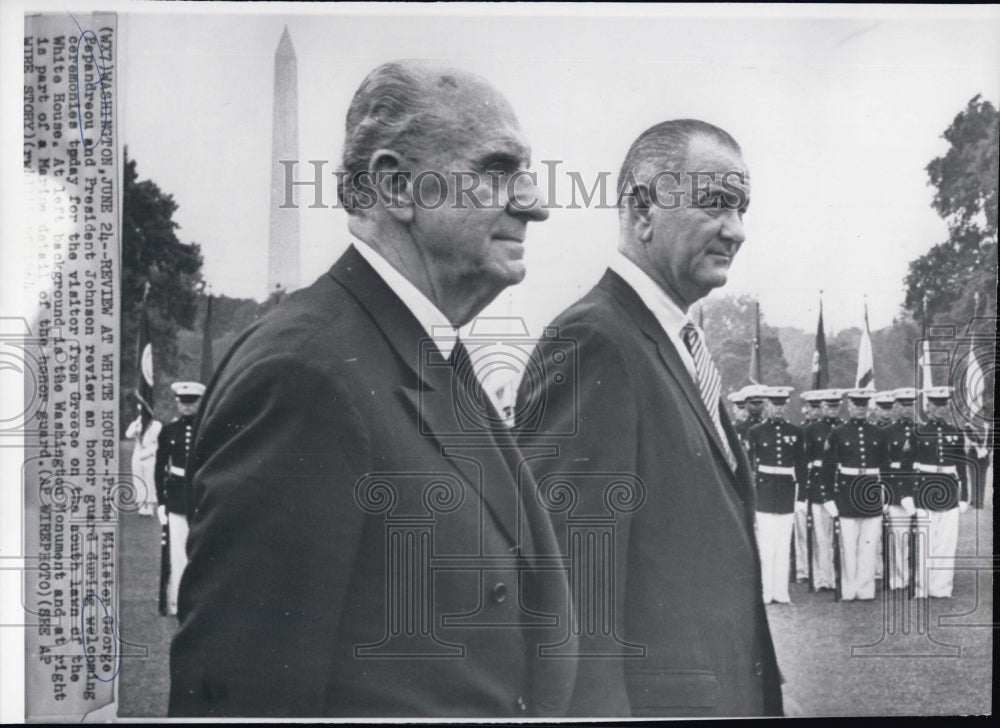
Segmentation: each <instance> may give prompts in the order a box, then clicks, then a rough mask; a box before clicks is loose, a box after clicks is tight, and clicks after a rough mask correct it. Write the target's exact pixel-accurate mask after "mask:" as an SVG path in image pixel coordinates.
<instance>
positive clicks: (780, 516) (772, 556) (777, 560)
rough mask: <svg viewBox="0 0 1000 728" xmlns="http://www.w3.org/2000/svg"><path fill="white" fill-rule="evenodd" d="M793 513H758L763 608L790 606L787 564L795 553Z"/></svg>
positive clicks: (758, 547)
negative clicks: (787, 603) (774, 602)
mask: <svg viewBox="0 0 1000 728" xmlns="http://www.w3.org/2000/svg"><path fill="white" fill-rule="evenodd" d="M794 518H795V514H794V513H761V512H760V511H758V512H757V549H758V550H759V551H760V576H761V581H762V582H763V583H764V604H767V603H768V602H770V601H776V602H788V601H791V600H790V599H789V597H788V560H789V559H790V558H791V555H792V554H791V551H792V523H793V521H794Z"/></svg>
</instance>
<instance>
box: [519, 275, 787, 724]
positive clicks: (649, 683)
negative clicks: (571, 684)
mask: <svg viewBox="0 0 1000 728" xmlns="http://www.w3.org/2000/svg"><path fill="white" fill-rule="evenodd" d="M548 331H549V332H550V333H551V334H552V335H551V336H549V337H547V338H543V339H542V340H541V341H540V342H539V345H538V347H537V348H536V350H535V352H534V353H533V355H532V365H531V366H530V367H529V368H528V374H527V375H526V376H525V378H524V380H523V381H522V385H521V388H520V391H519V397H518V400H519V401H518V406H517V412H518V415H519V417H520V419H519V427H518V430H519V443H521V444H522V447H523V448H524V449H525V453H526V454H527V453H528V452H529V451H530V449H531V448H532V447H533V446H538V447H541V445H542V444H543V443H548V444H550V445H552V446H553V447H557V448H558V454H557V455H556V456H554V457H542V456H539V457H537V458H534V459H532V460H531V461H530V462H531V467H532V469H533V472H534V474H535V478H536V480H537V481H538V487H539V492H540V493H542V494H545V493H548V492H549V489H550V488H553V489H554V488H555V487H556V486H560V487H561V488H562V493H561V495H560V497H559V498H557V499H555V500H557V501H558V502H557V503H555V507H554V508H553V510H555V511H556V514H555V516H554V522H555V524H556V533H557V536H561V537H562V538H563V539H564V540H563V541H562V546H563V548H564V549H565V550H566V551H567V552H569V553H570V556H571V559H572V557H573V556H574V554H575V555H577V556H579V554H580V544H579V541H580V539H579V538H578V537H577V536H575V535H573V534H579V533H580V532H581V529H585V528H587V527H588V523H592V522H596V521H594V519H593V513H594V512H598V511H602V507H603V517H604V519H605V521H606V520H607V518H608V515H609V514H613V516H614V529H613V533H612V535H611V537H610V538H611V540H613V544H614V554H613V562H612V563H613V565H614V569H615V571H614V575H613V578H606V579H604V580H603V582H602V581H600V580H599V579H598V580H597V581H595V580H594V579H590V580H588V579H587V578H581V577H584V575H583V574H580V573H576V574H574V576H573V579H574V584H576V585H577V587H578V588H577V589H576V590H575V591H574V595H575V598H574V605H575V606H577V607H578V609H580V610H581V615H580V616H579V617H578V622H579V631H580V645H581V648H587V645H591V648H590V649H591V651H592V652H593V653H600V654H599V656H595V657H591V658H589V659H582V660H581V662H580V666H579V672H578V675H577V687H576V690H575V692H574V696H573V704H572V706H571V714H573V715H616V716H628V715H634V716H676V715H685V716H701V715H761V714H774V715H777V714H780V713H781V712H782V708H781V691H780V675H779V672H778V667H777V663H776V660H775V655H774V649H773V645H772V642H771V635H770V631H769V628H768V623H767V616H766V613H765V609H764V604H763V599H762V589H761V577H760V563H759V557H758V554H757V549H756V542H755V538H754V489H753V486H752V482H751V476H750V470H749V466H748V463H747V460H746V456H745V455H744V453H743V449H742V448H741V447H740V446H739V444H738V441H737V436H736V433H735V431H734V429H733V427H732V424H731V422H730V420H729V418H728V416H727V414H726V412H725V410H724V409H723V408H722V407H721V404H720V417H721V418H722V424H723V427H724V429H725V433H726V436H727V438H728V440H729V444H730V447H731V449H732V451H733V453H735V454H736V456H737V461H738V464H737V468H736V471H735V472H733V471H732V470H731V469H730V467H729V465H728V464H727V462H726V459H725V456H724V453H723V449H722V444H721V442H720V440H719V435H718V434H717V431H716V429H715V427H714V426H713V424H712V421H711V418H710V416H709V413H708V411H707V410H706V408H705V406H704V404H703V403H702V400H701V396H700V395H699V393H698V389H697V385H696V384H695V382H694V381H692V379H691V377H690V375H689V374H688V372H687V370H686V368H685V366H684V364H683V362H682V360H681V358H680V356H679V354H678V352H677V350H676V349H675V348H674V346H673V345H672V343H671V342H670V339H669V338H668V336H667V334H666V333H665V332H664V330H663V328H662V327H661V326H660V325H659V323H658V322H657V321H656V319H655V317H654V316H653V314H652V312H651V311H650V310H649V309H647V308H646V306H645V305H644V304H643V303H642V301H641V299H640V298H639V296H638V295H637V294H636V293H635V292H634V291H633V289H632V288H631V287H630V286H629V285H628V284H627V283H625V281H624V280H623V279H622V278H621V277H619V276H618V275H617V274H616V273H614V272H612V271H608V272H607V273H605V275H604V277H603V279H602V280H601V281H600V282H599V283H598V285H597V286H596V287H595V288H593V289H592V290H591V291H590V292H589V293H588V294H587V295H586V296H584V297H583V298H582V299H581V300H580V301H578V302H577V303H575V304H574V305H572V306H571V307H570V308H569V309H567V310H566V311H565V312H563V313H562V314H561V315H560V316H559V317H558V318H557V319H556V320H555V321H554V322H553V325H552V327H551V328H550V329H549V330H548ZM567 353H568V354H570V355H575V364H574V365H572V366H569V365H566V364H565V363H563V362H565V361H568V359H567V356H566V354H567ZM623 484H631V490H632V491H634V492H635V493H634V494H633V495H631V496H630V499H629V498H624V497H623V493H624V491H625V490H626V489H625V488H624V486H623ZM569 491H573V492H572V493H571V494H570V493H569ZM567 503H568V504H569V505H568V506H567V505H566V504H567ZM560 508H562V510H561V511H560ZM588 518H590V519H591V520H589V521H588V520H587V519H588ZM567 534H570V535H569V536H567ZM608 561H610V558H609V559H606V560H605V561H604V562H603V563H605V564H606V563H607V562H608ZM571 568H572V567H571ZM580 584H583V586H582V587H581V586H580ZM587 584H597V590H598V592H597V593H596V594H594V593H590V594H587V593H586V589H587V587H586V585H587ZM608 590H610V593H613V597H614V598H613V600H611V599H609V598H608V597H609V594H608ZM581 591H583V593H582V594H581V593H580V592H581ZM577 596H578V597H579V600H577V599H576V597H577ZM608 602H611V603H613V605H614V611H615V613H614V615H613V616H612V618H611V620H610V621H611V622H612V623H613V625H614V632H615V634H614V640H608V639H607V635H606V634H605V635H604V637H603V638H602V637H601V634H600V633H601V632H602V630H603V631H604V632H607V628H605V627H604V626H603V625H604V621H605V620H608V605H607V603H608ZM595 611H596V612H597V613H599V615H600V618H599V619H596V620H595V619H594V618H593V616H594V612H595ZM595 631H596V632H597V633H598V634H597V636H596V637H595V636H594V635H593V634H592V633H594V632H595ZM612 642H613V643H614V644H615V645H617V648H616V649H617V653H618V655H617V656H610V657H609V656H608V655H609V651H610V650H609V643H612ZM582 651H585V649H584V650H582Z"/></svg>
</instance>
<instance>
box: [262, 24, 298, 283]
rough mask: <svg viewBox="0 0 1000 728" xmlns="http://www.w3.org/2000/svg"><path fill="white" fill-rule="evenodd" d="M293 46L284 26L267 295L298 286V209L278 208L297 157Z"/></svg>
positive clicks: (277, 64)
mask: <svg viewBox="0 0 1000 728" xmlns="http://www.w3.org/2000/svg"><path fill="white" fill-rule="evenodd" d="M296 77H297V70H296V65H295V49H294V48H293V47H292V39H291V37H290V36H289V35H288V28H287V26H286V27H285V30H284V32H283V33H282V34H281V40H280V41H279V42H278V50H276V51H275V53H274V124H273V131H272V136H271V224H270V236H269V241H270V242H269V249H268V266H267V295H269V296H270V295H271V294H272V293H274V292H275V290H277V289H278V288H280V289H282V290H284V291H285V292H291V291H294V290H295V289H297V288H298V287H299V211H298V209H296V208H287V209H281V207H280V206H281V205H282V204H283V203H284V201H285V166H284V165H282V164H279V161H280V160H282V159H284V160H297V159H298V156H299V110H298V84H297V81H296Z"/></svg>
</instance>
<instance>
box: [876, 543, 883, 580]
mask: <svg viewBox="0 0 1000 728" xmlns="http://www.w3.org/2000/svg"><path fill="white" fill-rule="evenodd" d="M883 540H884V539H883V538H882V535H881V533H879V539H878V541H876V542H875V578H876V579H882V578H883V576H882V564H883V562H884V561H885V559H884V557H883V555H882V548H883V546H884V544H883V543H882V541H883Z"/></svg>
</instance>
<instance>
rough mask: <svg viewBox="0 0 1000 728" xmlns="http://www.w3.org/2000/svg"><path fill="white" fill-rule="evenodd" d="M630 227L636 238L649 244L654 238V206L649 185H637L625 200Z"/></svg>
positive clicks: (626, 195) (627, 194)
mask: <svg viewBox="0 0 1000 728" xmlns="http://www.w3.org/2000/svg"><path fill="white" fill-rule="evenodd" d="M623 202H624V205H625V214H626V215H627V216H628V223H629V227H630V228H631V229H632V230H634V231H635V234H636V237H638V238H639V240H641V241H642V242H643V243H648V242H649V241H650V240H651V239H652V237H653V219H652V213H653V204H652V198H651V196H650V194H649V187H648V185H645V184H641V183H636V184H635V185H633V186H632V187H631V189H630V190H629V191H628V192H627V193H626V194H625V196H624V199H623Z"/></svg>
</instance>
